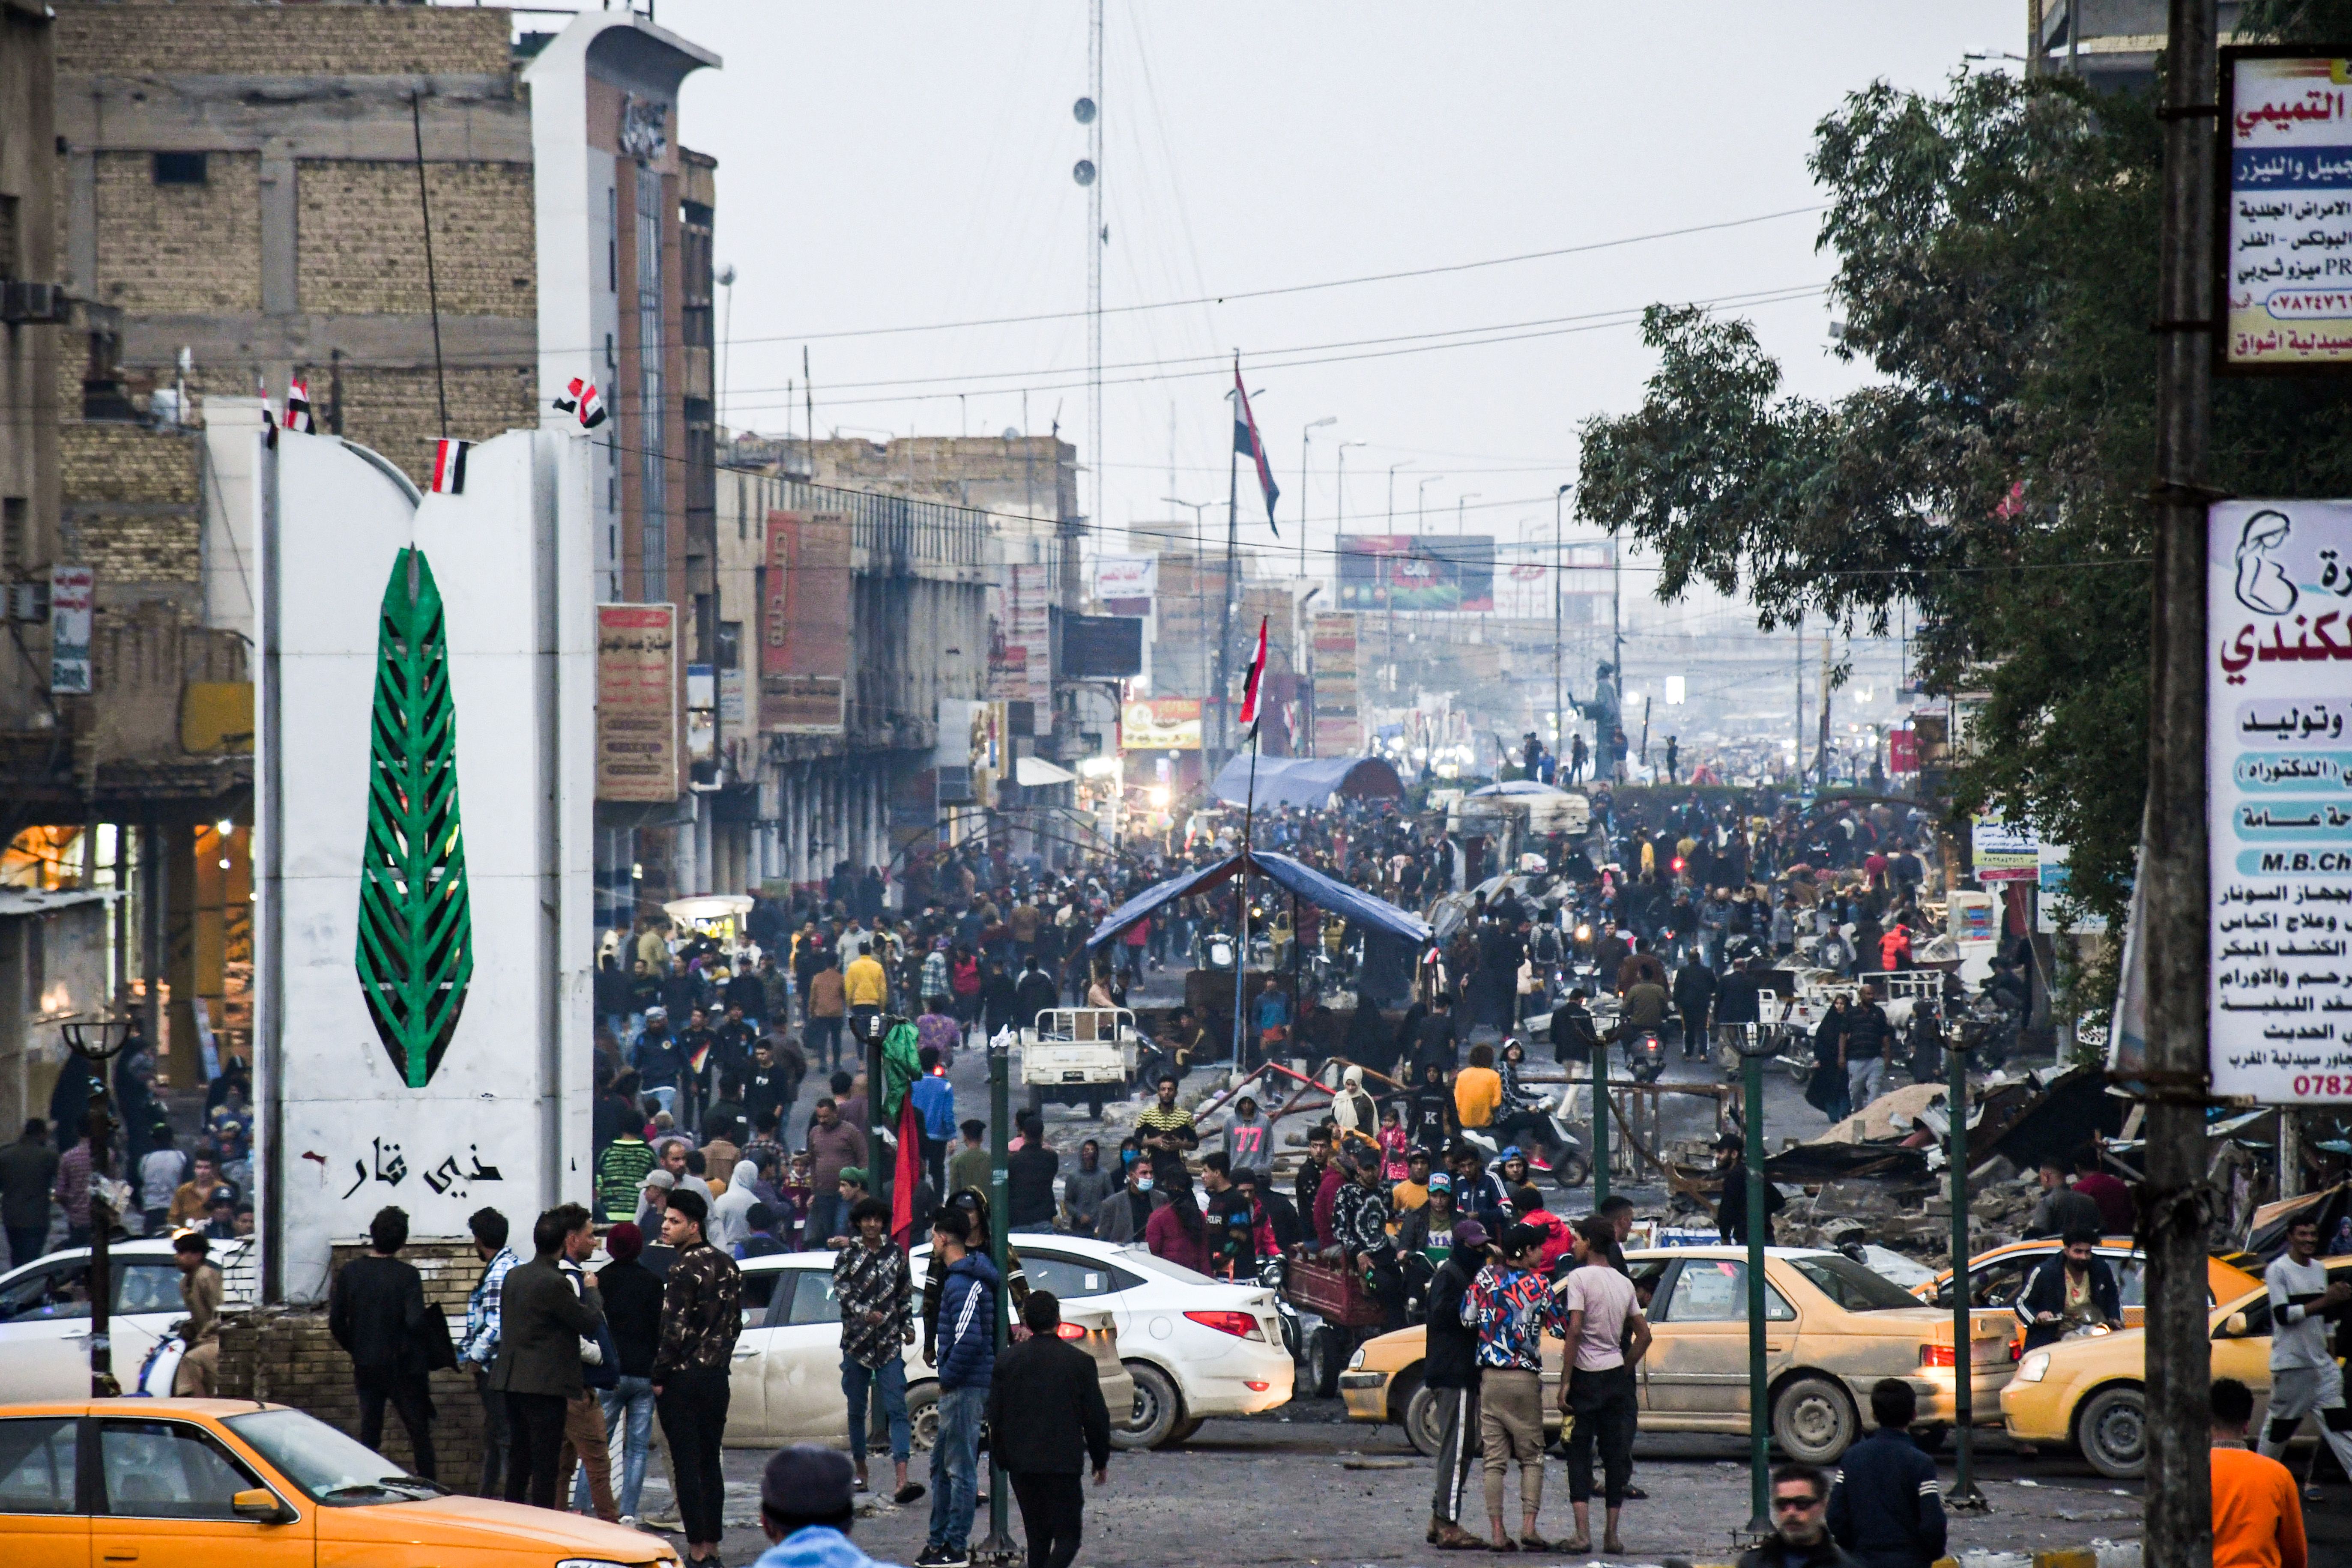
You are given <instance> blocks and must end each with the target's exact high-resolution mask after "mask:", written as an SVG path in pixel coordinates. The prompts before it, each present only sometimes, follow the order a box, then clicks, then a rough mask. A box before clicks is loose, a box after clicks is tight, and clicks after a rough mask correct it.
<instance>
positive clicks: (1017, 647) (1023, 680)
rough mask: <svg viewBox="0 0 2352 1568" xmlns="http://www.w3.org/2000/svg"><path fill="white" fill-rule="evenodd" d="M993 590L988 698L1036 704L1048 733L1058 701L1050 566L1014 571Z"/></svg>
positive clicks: (1007, 571) (990, 593) (990, 595)
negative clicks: (1054, 703) (1054, 704)
mask: <svg viewBox="0 0 2352 1568" xmlns="http://www.w3.org/2000/svg"><path fill="white" fill-rule="evenodd" d="M1004 576H1005V581H1004V583H1003V586H1002V587H997V586H992V587H990V589H989V591H988V620H989V627H988V695H989V698H990V700H992V701H996V702H1028V703H1032V704H1034V705H1035V706H1036V708H1037V709H1038V710H1039V712H1040V714H1041V716H1042V720H1041V722H1040V728H1039V730H1038V731H1037V733H1039V734H1045V733H1047V732H1048V731H1047V730H1046V729H1045V727H1044V726H1045V724H1046V723H1050V721H1051V716H1052V708H1053V701H1054V664H1053V659H1054V632H1053V605H1054V579H1053V572H1052V569H1051V568H1050V567H1047V566H1044V565H1020V566H1008V567H1006V568H1005V569H1004Z"/></svg>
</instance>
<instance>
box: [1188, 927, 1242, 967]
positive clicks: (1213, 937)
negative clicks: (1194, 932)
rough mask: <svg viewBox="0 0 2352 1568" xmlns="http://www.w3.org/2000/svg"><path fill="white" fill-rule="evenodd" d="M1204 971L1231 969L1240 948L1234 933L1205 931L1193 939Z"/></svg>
mask: <svg viewBox="0 0 2352 1568" xmlns="http://www.w3.org/2000/svg"><path fill="white" fill-rule="evenodd" d="M1192 945H1193V948H1194V950H1195V952H1197V953H1198V955H1199V964H1198V966H1199V967H1200V968H1202V969H1231V968H1232V967H1233V966H1234V956H1235V954H1236V952H1237V950H1238V948H1239V945H1240V944H1239V943H1237V942H1234V937H1233V933H1232V932H1231V931H1202V932H1201V933H1200V934H1199V935H1198V936H1195V937H1194V938H1193V939H1192Z"/></svg>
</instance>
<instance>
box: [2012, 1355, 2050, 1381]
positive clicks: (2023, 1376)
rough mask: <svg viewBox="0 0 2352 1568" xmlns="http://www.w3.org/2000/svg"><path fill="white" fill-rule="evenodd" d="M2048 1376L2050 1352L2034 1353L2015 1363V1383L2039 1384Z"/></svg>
mask: <svg viewBox="0 0 2352 1568" xmlns="http://www.w3.org/2000/svg"><path fill="white" fill-rule="evenodd" d="M2049 1375H2050V1352H2048V1351H2035V1352H2033V1353H2032V1355H2030V1356H2027V1357H2026V1358H2025V1359H2024V1360H2023V1361H2021V1362H2019V1363H2017V1381H2018V1382H2020V1383H2040V1382H2041V1381H2042V1379H2043V1378H2045V1377H2047V1376H2049Z"/></svg>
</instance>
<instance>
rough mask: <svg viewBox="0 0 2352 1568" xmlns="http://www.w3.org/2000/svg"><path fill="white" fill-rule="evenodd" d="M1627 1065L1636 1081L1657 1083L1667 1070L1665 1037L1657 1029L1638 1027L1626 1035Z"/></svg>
mask: <svg viewBox="0 0 2352 1568" xmlns="http://www.w3.org/2000/svg"><path fill="white" fill-rule="evenodd" d="M1625 1067H1626V1069H1627V1070H1628V1071H1630V1072H1632V1073H1633V1081H1634V1082H1636V1083H1655V1082H1657V1081H1658V1078H1659V1075H1660V1074H1662V1073H1664V1071H1665V1070H1666V1041H1665V1037H1664V1035H1663V1034H1662V1033H1660V1031H1658V1030H1656V1029H1636V1030H1634V1031H1633V1032H1632V1033H1631V1034H1629V1035H1627V1036H1626V1037H1625Z"/></svg>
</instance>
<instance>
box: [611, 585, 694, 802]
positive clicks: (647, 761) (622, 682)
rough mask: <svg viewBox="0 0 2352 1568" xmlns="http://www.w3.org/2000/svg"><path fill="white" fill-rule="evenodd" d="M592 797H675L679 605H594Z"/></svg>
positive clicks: (660, 799) (643, 799) (669, 798)
mask: <svg viewBox="0 0 2352 1568" xmlns="http://www.w3.org/2000/svg"><path fill="white" fill-rule="evenodd" d="M596 798H597V799H599V800H633V801H671V800H676V799H677V606H675V605H597V606H596Z"/></svg>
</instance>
